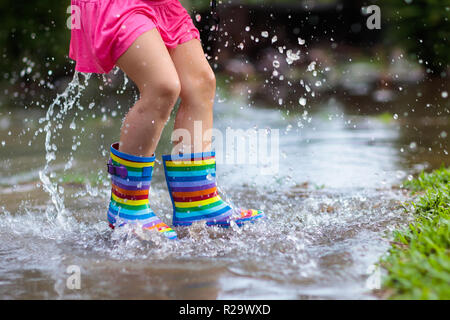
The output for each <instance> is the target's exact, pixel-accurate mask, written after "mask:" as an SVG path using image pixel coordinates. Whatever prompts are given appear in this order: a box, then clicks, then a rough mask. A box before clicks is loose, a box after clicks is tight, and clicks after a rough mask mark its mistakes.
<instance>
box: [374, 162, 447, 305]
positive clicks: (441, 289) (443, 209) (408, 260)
mask: <svg viewBox="0 0 450 320" xmlns="http://www.w3.org/2000/svg"><path fill="white" fill-rule="evenodd" d="M449 182H450V169H445V168H441V169H439V170H436V171H434V172H432V173H422V174H420V176H419V177H418V178H416V179H414V180H412V181H407V182H405V183H404V186H405V187H406V188H408V189H410V190H411V191H412V192H413V193H416V195H417V198H416V199H415V200H413V202H412V203H411V205H412V206H411V210H412V213H413V215H414V222H412V223H410V225H409V227H408V228H407V229H405V230H399V231H396V232H395V235H394V236H395V241H394V242H393V245H392V248H391V249H390V254H389V255H388V256H387V257H385V258H384V260H383V261H382V265H383V267H385V268H386V270H387V271H388V274H387V276H386V278H385V281H384V283H383V285H384V289H385V290H386V292H388V293H390V296H389V297H390V298H391V299H450V185H449ZM418 192H419V193H418ZM417 193H418V194H417Z"/></svg>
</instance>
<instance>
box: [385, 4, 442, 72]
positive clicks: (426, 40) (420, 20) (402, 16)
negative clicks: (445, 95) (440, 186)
mask: <svg viewBox="0 0 450 320" xmlns="http://www.w3.org/2000/svg"><path fill="white" fill-rule="evenodd" d="M380 6H381V15H382V17H383V18H384V20H385V22H386V25H387V27H388V28H389V29H390V30H389V32H387V33H386V35H387V37H388V39H387V41H388V42H389V43H390V44H392V45H398V46H400V47H403V48H404V49H406V50H407V52H408V53H410V54H411V55H413V56H415V57H416V59H417V60H422V61H423V64H424V65H425V67H426V68H427V69H429V71H430V72H432V73H433V74H435V75H440V73H441V72H442V71H444V70H446V69H448V68H449V64H450V21H449V20H450V0H381V1H380Z"/></svg>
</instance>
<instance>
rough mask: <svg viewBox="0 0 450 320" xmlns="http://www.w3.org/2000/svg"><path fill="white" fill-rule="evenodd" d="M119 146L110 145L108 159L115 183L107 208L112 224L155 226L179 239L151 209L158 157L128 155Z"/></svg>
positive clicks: (163, 232) (112, 180) (113, 183)
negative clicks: (149, 195) (150, 193)
mask: <svg viewBox="0 0 450 320" xmlns="http://www.w3.org/2000/svg"><path fill="white" fill-rule="evenodd" d="M118 147H119V144H118V143H114V144H113V145H111V154H110V156H111V158H110V159H109V162H108V172H109V173H110V174H111V184H112V189H111V201H110V204H109V210H108V221H109V225H110V227H111V228H114V227H115V226H122V225H124V224H137V223H139V224H140V225H141V226H142V228H144V229H149V230H150V229H156V230H158V231H159V232H161V233H162V234H164V236H166V237H167V238H169V239H176V238H177V235H176V233H175V231H174V230H172V229H171V228H170V227H169V226H168V225H167V224H165V223H164V222H162V221H161V220H160V219H159V218H158V217H157V216H156V215H155V214H154V213H153V211H152V209H151V208H150V204H149V199H148V194H149V189H150V182H151V181H152V173H153V165H154V163H155V157H137V156H133V155H129V154H126V153H123V152H120V151H119V150H118Z"/></svg>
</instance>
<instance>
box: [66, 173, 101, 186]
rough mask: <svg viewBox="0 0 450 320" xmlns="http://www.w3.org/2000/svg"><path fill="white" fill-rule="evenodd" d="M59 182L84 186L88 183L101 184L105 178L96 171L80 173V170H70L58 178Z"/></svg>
mask: <svg viewBox="0 0 450 320" xmlns="http://www.w3.org/2000/svg"><path fill="white" fill-rule="evenodd" d="M58 181H59V183H62V184H66V185H73V186H84V185H86V184H88V183H89V184H90V185H92V186H98V185H101V184H102V182H103V180H102V178H101V177H99V176H98V174H95V173H79V172H70V173H64V174H63V175H61V176H60V177H59V179H58Z"/></svg>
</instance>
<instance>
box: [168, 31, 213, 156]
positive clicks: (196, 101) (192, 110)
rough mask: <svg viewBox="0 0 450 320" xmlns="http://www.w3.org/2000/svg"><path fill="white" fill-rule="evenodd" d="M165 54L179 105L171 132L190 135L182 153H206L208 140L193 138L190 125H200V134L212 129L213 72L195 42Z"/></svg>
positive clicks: (192, 41) (187, 43) (208, 144)
mask: <svg viewBox="0 0 450 320" xmlns="http://www.w3.org/2000/svg"><path fill="white" fill-rule="evenodd" d="M169 53H170V55H171V57H172V60H173V63H174V65H175V68H176V70H177V73H178V76H179V78H180V82H181V93H180V97H181V104H180V108H179V110H178V113H177V116H176V118H175V126H174V130H176V129H186V130H188V131H189V133H190V135H191V143H192V145H189V143H187V142H186V143H185V144H184V143H183V152H184V153H191V152H202V151H208V150H209V148H210V145H211V141H210V140H211V139H206V141H202V140H200V139H202V137H194V121H201V124H202V131H203V132H202V133H205V132H206V131H207V130H209V129H211V128H212V125H213V104H214V95H215V90H216V79H215V77H214V72H213V71H212V69H211V67H210V66H209V64H208V61H207V60H206V58H205V54H204V52H203V49H202V46H201V44H200V41H199V40H197V39H193V40H191V41H188V42H185V43H183V44H181V45H179V46H177V47H176V48H175V49H170V50H169ZM202 136H204V135H203V134H202ZM176 142H177V143H178V142H179V141H176Z"/></svg>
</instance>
